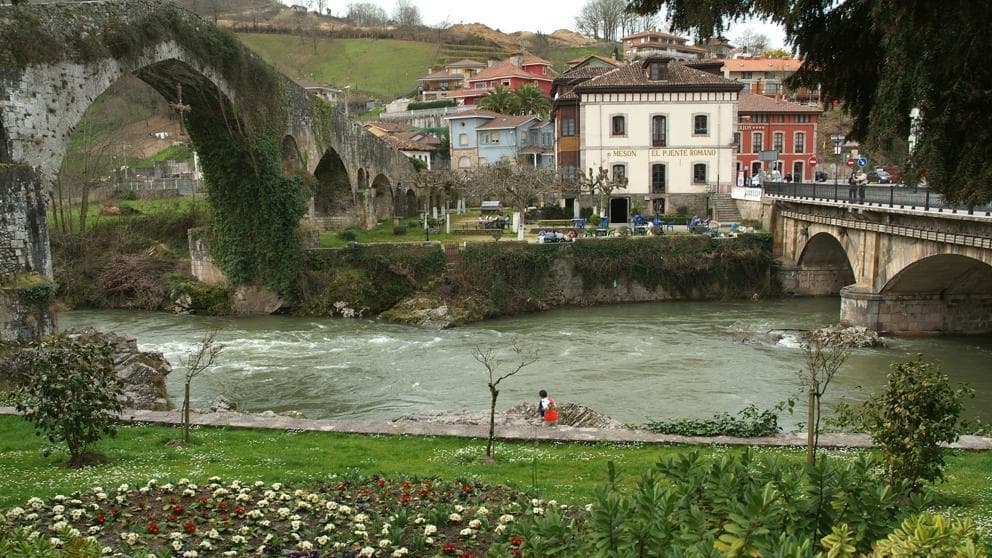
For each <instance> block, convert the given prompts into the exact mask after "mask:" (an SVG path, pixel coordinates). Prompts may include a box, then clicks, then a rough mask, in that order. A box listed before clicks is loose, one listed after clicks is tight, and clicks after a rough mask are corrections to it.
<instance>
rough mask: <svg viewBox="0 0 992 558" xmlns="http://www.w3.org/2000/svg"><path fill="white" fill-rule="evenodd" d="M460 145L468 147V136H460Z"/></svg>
mask: <svg viewBox="0 0 992 558" xmlns="http://www.w3.org/2000/svg"><path fill="white" fill-rule="evenodd" d="M458 145H468V134H458Z"/></svg>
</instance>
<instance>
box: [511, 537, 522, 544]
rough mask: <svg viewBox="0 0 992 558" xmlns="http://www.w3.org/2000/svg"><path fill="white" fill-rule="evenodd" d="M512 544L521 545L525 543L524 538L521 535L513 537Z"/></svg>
mask: <svg viewBox="0 0 992 558" xmlns="http://www.w3.org/2000/svg"><path fill="white" fill-rule="evenodd" d="M510 544H512V545H513V546H520V545H522V544H524V540H523V539H522V538H521V537H513V538H512V539H510Z"/></svg>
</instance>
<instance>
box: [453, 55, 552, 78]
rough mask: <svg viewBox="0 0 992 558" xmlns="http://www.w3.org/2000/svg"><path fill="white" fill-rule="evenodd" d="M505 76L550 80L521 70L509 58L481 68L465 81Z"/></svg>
mask: <svg viewBox="0 0 992 558" xmlns="http://www.w3.org/2000/svg"><path fill="white" fill-rule="evenodd" d="M507 77H517V78H522V79H539V80H542V81H551V78H550V77H548V76H539V75H537V74H532V73H530V72H527V71H524V70H521V69H520V68H518V67H516V66H515V65H514V64H513V62H511V61H509V60H504V61H502V62H500V63H499V64H496V65H495V66H491V67H489V68H486V69H485V70H482V71H481V72H479V73H477V74H475V75H474V76H472V77H470V78H468V80H467V81H468V82H469V83H473V82H476V81H489V80H493V79H499V78H507Z"/></svg>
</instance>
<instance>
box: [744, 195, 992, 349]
mask: <svg viewBox="0 0 992 558" xmlns="http://www.w3.org/2000/svg"><path fill="white" fill-rule="evenodd" d="M820 187H821V190H828V189H829V188H825V187H824V186H822V185H821V186H820ZM845 188H846V185H845ZM879 192H881V190H879V191H878V192H876V193H879ZM767 194H768V192H767V191H766V195H765V196H764V197H763V198H762V214H763V220H764V221H765V226H766V227H767V228H769V229H770V230H771V231H772V233H773V237H774V246H775V254H776V256H778V257H779V259H780V261H781V262H782V264H783V268H782V273H781V278H782V283H783V287H784V288H785V290H786V291H787V292H792V293H795V294H797V295H832V294H838V293H839V294H840V297H841V316H840V319H841V322H842V323H845V324H848V325H860V326H867V327H870V328H872V329H876V330H878V331H880V332H885V333H893V334H934V333H945V334H979V333H990V332H992V217H990V216H988V212H987V211H985V209H982V211H973V212H972V213H971V214H969V212H968V211H966V210H965V211H952V210H949V209H948V210H941V211H936V210H934V209H930V210H927V209H924V208H922V207H921V208H910V207H907V206H906V205H903V206H900V205H897V204H887V203H883V202H881V201H880V202H878V203H848V202H845V201H834V200H832V199H822V198H823V196H821V197H819V198H818V197H817V196H810V195H809V192H805V193H794V192H790V191H788V189H786V190H781V191H777V194H776V195H767ZM797 194H798V195H797ZM880 195H881V194H880ZM882 197H884V198H886V199H889V195H888V194H886V195H884V196H882ZM927 199H928V200H929V197H928V198H927ZM889 205H891V207H889Z"/></svg>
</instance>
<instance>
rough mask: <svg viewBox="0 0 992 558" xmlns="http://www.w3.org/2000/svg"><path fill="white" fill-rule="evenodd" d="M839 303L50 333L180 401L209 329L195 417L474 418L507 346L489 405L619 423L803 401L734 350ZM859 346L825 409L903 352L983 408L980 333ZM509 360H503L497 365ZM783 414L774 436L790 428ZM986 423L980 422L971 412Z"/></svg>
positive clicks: (988, 360) (790, 361)
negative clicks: (487, 362)
mask: <svg viewBox="0 0 992 558" xmlns="http://www.w3.org/2000/svg"><path fill="white" fill-rule="evenodd" d="M838 307H839V299H837V298H816V299H814V298H808V299H787V300H766V301H760V302H750V301H734V302H663V303H650V304H631V305H616V306H596V307H589V308H564V309H557V310H553V311H550V312H544V313H539V314H529V315H525V316H518V317H513V318H504V319H498V320H491V321H487V322H482V323H478V324H473V325H470V326H464V327H459V328H455V329H450V330H444V331H425V330H421V329H416V328H413V327H408V326H401V325H393V324H385V323H379V322H376V321H372V320H366V319H351V320H348V319H331V318H327V319H325V318H320V319H317V318H298V317H286V316H265V317H258V318H220V317H203V316H177V315H171V314H165V313H151V312H133V311H72V312H65V313H63V314H61V315H60V326H61V327H62V328H76V327H83V326H91V327H94V328H96V329H98V330H102V331H115V332H118V333H123V334H127V335H131V336H134V337H136V338H137V339H138V344H139V347H140V348H141V349H142V350H154V351H161V352H163V353H164V354H165V356H166V357H167V358H168V359H169V361H170V362H171V363H172V364H173V366H174V367H175V371H174V372H173V373H172V374H171V375H170V376H169V379H168V389H169V394H170V396H171V397H172V399H173V401H174V402H179V401H181V395H180V394H181V393H182V382H183V370H182V369H181V367H180V365H179V356H180V355H182V354H184V353H186V352H188V351H190V350H191V349H192V348H193V347H194V346H195V345H196V344H197V342H198V341H199V340H200V339H201V338H202V337H203V335H204V334H205V333H206V332H208V331H209V330H211V329H212V328H218V329H219V333H218V339H219V341H220V342H222V343H223V344H224V345H225V349H224V351H223V352H222V353H221V355H220V360H219V362H220V364H219V365H218V366H216V367H215V368H213V369H211V370H209V371H207V372H205V373H204V374H203V375H201V376H199V377H197V378H196V379H195V380H194V383H193V389H192V393H193V407H194V408H205V407H207V406H209V403H210V401H211V400H213V398H214V397H216V396H217V395H219V394H224V395H226V396H227V397H228V398H230V399H232V400H233V401H235V402H236V403H237V405H238V408H239V409H240V410H244V411H250V412H258V411H264V410H273V411H276V412H280V411H288V410H298V411H302V412H303V413H304V414H305V415H306V416H307V417H310V418H338V419H372V420H385V419H392V418H396V417H398V416H401V415H404V414H410V413H415V412H417V411H424V410H462V409H469V410H481V409H485V408H488V402H489V392H488V389H487V388H486V379H487V376H486V374H485V369H484V368H483V367H482V366H481V365H480V364H479V363H478V362H476V361H475V360H474V359H473V357H472V354H473V351H474V349H475V347H476V346H480V347H483V348H485V347H488V346H496V347H501V348H506V347H509V346H510V344H511V340H512V339H514V338H516V339H517V341H518V343H519V345H520V346H521V347H522V348H524V349H525V350H528V351H536V352H537V353H538V355H539V360H538V361H537V362H535V363H534V364H533V365H531V366H529V367H526V368H524V369H523V370H522V371H521V372H520V373H519V374H518V375H516V376H514V377H511V378H508V379H506V380H504V381H503V382H502V383H501V384H500V397H499V405H498V407H499V408H500V409H502V408H506V407H509V406H511V405H514V404H516V403H519V402H521V401H535V402H536V400H537V391H538V390H539V389H542V388H544V389H547V390H548V391H549V392H551V395H552V396H553V397H555V399H556V400H557V401H558V402H559V403H562V402H576V403H581V404H584V405H588V406H590V407H592V408H594V409H596V410H599V411H601V412H604V413H606V414H608V415H610V416H612V417H613V418H616V419H618V420H621V421H624V422H629V423H643V422H645V421H647V420H652V419H671V418H676V417H696V418H706V417H709V416H711V415H713V414H714V413H718V412H724V411H725V412H729V413H732V414H733V413H736V412H737V411H739V410H740V409H742V408H743V407H744V406H746V405H748V404H750V403H753V404H755V405H757V406H758V407H759V408H768V407H771V406H773V405H775V404H776V403H777V402H779V401H782V400H785V399H786V398H789V397H794V398H801V394H800V388H799V384H798V381H797V371H798V370H799V369H800V368H801V367H802V365H803V364H802V363H803V360H802V353H801V351H800V350H799V349H798V347H797V345H796V344H795V343H794V342H793V341H792V340H790V339H789V338H788V337H787V338H786V339H785V340H783V341H781V342H742V341H741V339H742V338H744V337H751V336H752V335H753V334H761V333H764V332H767V331H769V330H779V329H788V330H791V329H809V328H814V327H819V326H822V325H827V324H830V323H834V322H836V320H837V316H838ZM886 341H887V343H888V346H887V347H885V348H879V349H859V350H856V351H854V352H853V353H852V355H851V357H850V358H849V360H848V362H847V363H846V364H845V366H844V367H843V368H842V369H841V371H840V372H839V373H838V375H837V377H836V378H835V380H834V383H833V384H831V385H830V386H829V388H828V392H827V395H826V397H825V400H824V401H825V403H826V404H827V405H828V406H830V405H831V404H832V403H836V402H838V401H842V400H847V401H850V402H854V401H860V400H863V399H864V398H865V397H866V396H867V394H869V393H871V392H876V393H877V392H879V391H880V390H881V389H882V387H883V386H884V383H885V375H886V372H887V370H888V367H889V363H891V362H892V361H896V360H906V359H909V358H910V357H912V355H914V354H916V353H923V354H924V355H925V357H926V358H927V359H930V360H939V361H941V362H942V363H943V364H944V370H945V372H947V374H948V375H949V376H950V377H951V380H952V381H955V382H967V383H968V384H969V385H971V386H972V387H973V388H975V390H976V397H975V398H974V399H972V400H970V401H969V402H968V414H969V415H972V416H974V415H976V413H978V411H979V409H983V408H986V407H987V406H988V403H989V401H992V336H981V337H930V338H888V339H886ZM513 362H514V361H513V360H512V358H511V355H507V357H506V363H505V364H504V368H503V370H504V371H509V367H510V365H511V364H512V363H513ZM803 414H804V412H803V411H802V410H800V411H798V412H797V414H796V415H795V416H789V415H785V416H783V417H782V419H781V423H782V424H783V425H785V426H786V427H787V428H788V427H789V426H792V425H795V424H796V423H797V422H802V421H803V420H804V416H800V415H803ZM983 418H984V419H985V420H989V419H992V416H990V414H989V413H987V412H986V413H984V415H983Z"/></svg>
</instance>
